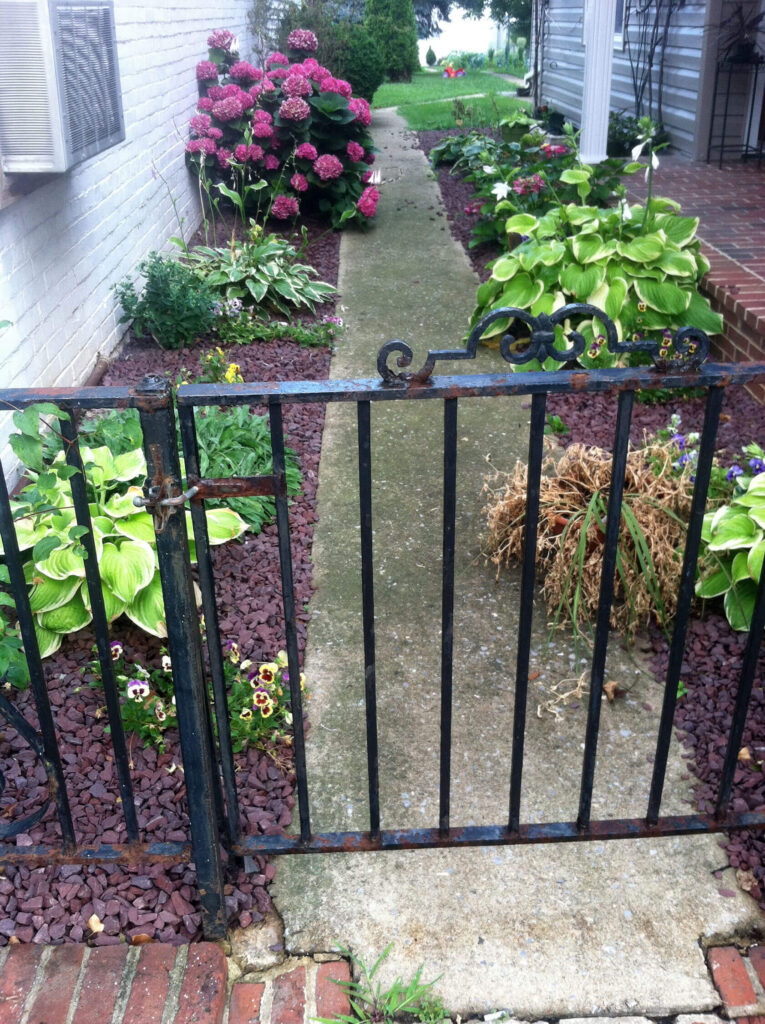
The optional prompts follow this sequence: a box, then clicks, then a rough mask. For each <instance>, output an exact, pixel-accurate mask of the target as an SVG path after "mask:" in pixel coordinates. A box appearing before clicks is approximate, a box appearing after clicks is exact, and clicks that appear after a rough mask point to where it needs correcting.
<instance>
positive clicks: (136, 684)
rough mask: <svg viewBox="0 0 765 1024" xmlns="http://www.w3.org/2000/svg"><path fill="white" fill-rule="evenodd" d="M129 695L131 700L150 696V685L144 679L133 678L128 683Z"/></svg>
mask: <svg viewBox="0 0 765 1024" xmlns="http://www.w3.org/2000/svg"><path fill="white" fill-rule="evenodd" d="M127 695H128V697H129V698H130V700H139V701H140V700H143V698H144V697H148V696H149V685H148V683H145V682H144V681H143V679H131V680H130V681H129V682H128V684H127Z"/></svg>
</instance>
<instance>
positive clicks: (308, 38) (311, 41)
mask: <svg viewBox="0 0 765 1024" xmlns="http://www.w3.org/2000/svg"><path fill="white" fill-rule="evenodd" d="M287 46H289V48H290V49H291V50H300V51H302V52H303V53H316V51H317V49H318V48H319V40H318V39H317V38H316V36H315V35H314V34H313V32H310V31H309V30H308V29H307V28H296V29H293V31H292V32H290V34H289V35H288V36H287Z"/></svg>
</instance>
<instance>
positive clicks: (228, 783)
mask: <svg viewBox="0 0 765 1024" xmlns="http://www.w3.org/2000/svg"><path fill="white" fill-rule="evenodd" d="M178 419H179V422H180V427H181V445H182V447H183V458H184V463H185V466H186V478H187V479H188V477H189V476H197V477H198V476H199V475H200V473H199V448H198V445H197V432H196V427H195V425H194V408H193V406H190V405H179V406H178ZM190 509H191V525H192V527H193V530H194V543H195V544H196V549H197V571H198V572H199V586H200V589H201V591H202V612H203V614H204V617H205V633H206V643H207V651H208V653H209V655H210V676H211V679H212V689H213V698H214V701H215V721H216V724H217V726H218V748H217V749H218V752H219V753H220V768H221V771H222V773H223V787H224V790H225V793H226V828H227V831H228V842H229V844H231V843H236V842H238V841H239V836H240V832H239V800H238V797H237V793H236V774H235V769H234V753H233V750H232V749H231V728H230V725H229V713H228V694H227V693H226V676H225V672H224V669H223V651H222V650H221V646H220V626H219V623H218V608H217V605H216V603H215V574H214V572H213V567H212V559H211V557H210V540H209V537H208V533H207V517H206V516H205V509H204V502H203V501H195V500H192V501H191V503H190Z"/></svg>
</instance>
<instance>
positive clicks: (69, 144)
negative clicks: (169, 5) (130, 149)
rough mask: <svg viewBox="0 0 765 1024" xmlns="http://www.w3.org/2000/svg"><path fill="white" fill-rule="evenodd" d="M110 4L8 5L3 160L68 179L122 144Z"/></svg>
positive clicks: (1, 41)
mask: <svg viewBox="0 0 765 1024" xmlns="http://www.w3.org/2000/svg"><path fill="white" fill-rule="evenodd" d="M124 137H125V127H124V121H123V117H122V99H121V94H120V84H119V70H118V67H117V47H116V43H115V38H114V9H113V4H112V3H111V2H110V0H0V158H1V159H2V164H3V170H4V171H5V172H6V173H8V174H31V173H51V172H56V171H66V170H68V168H70V167H73V166H74V165H75V164H77V163H79V162H80V161H81V160H85V159H86V158H87V157H89V156H93V155H94V154H95V153H99V152H100V151H101V150H103V149H107V148H108V147H109V146H113V145H115V143H117V142H120V141H122V139H124Z"/></svg>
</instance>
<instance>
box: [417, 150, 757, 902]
mask: <svg viewBox="0 0 765 1024" xmlns="http://www.w3.org/2000/svg"><path fill="white" fill-rule="evenodd" d="M449 134H454V133H451V132H420V133H419V140H420V148H421V149H422V150H423V152H424V153H425V154H426V155H427V154H428V153H429V152H430V149H431V148H432V146H434V145H435V144H436V143H437V142H439V141H440V140H441V139H442V138H444V137H445V136H446V135H449ZM450 170H451V169H450V168H449V167H440V168H439V169H438V171H437V173H438V180H439V183H440V186H441V194H442V198H443V202H444V205H445V207H446V211H447V214H448V216H449V224H450V227H451V231H452V234H453V235H454V237H455V238H456V239H457V240H458V241H459V242H461V243H462V244H463V246H464V247H465V250H466V252H467V254H468V256H469V257H470V260H471V263H472V264H473V268H474V270H475V271H476V273H477V274H478V276H479V278H480V279H481V280H482V281H483V280H486V279H487V277H488V276H489V274H488V272H487V270H486V263H487V262H488V261H489V260H491V259H494V258H496V256H498V255H499V250H492V249H491V248H490V247H488V246H481V247H479V248H476V249H472V250H471V249H469V248H468V243H469V240H470V228H471V225H472V223H473V222H474V217H473V216H472V215H469V214H467V213H465V207H466V206H467V205H468V203H469V202H470V200H471V198H472V195H473V191H472V187H471V185H470V184H469V183H467V182H464V181H463V180H461V179H460V178H459V177H458V176H455V175H452V174H451V173H450ZM470 312H471V311H466V313H467V314H469V313H470ZM466 319H467V316H466ZM499 362H501V360H499V357H498V363H499ZM502 365H504V364H502ZM499 369H500V367H499V366H498V370H499ZM704 403H705V399H703V398H694V399H688V400H685V401H675V402H673V403H672V404H669V405H644V404H641V403H639V402H637V403H636V404H635V408H634V414H633V419H632V428H631V432H630V436H631V438H632V441H633V443H635V444H638V443H640V441H641V439H642V438H643V435H644V433H645V432H647V433H655V432H656V430H658V429H659V428H661V427H665V426H666V425H667V423H668V421H669V417H670V415H671V414H672V413H673V412H679V413H680V415H681V417H682V430H683V431H684V432H690V431H693V430H698V431H700V430H701V427H702V423H703V417H704ZM547 409H548V412H549V413H554V414H556V415H558V416H560V417H561V419H562V420H563V422H564V424H565V425H566V426H567V427H568V428H569V433H568V434H566V435H563V436H561V437H560V438H559V440H560V441H561V443H562V444H564V445H568V444H571V443H573V442H577V443H583V444H592V445H597V446H598V447H601V448H606V449H610V448H611V447H612V444H613V437H614V430H615V427H616V401H615V399H614V397H613V396H611V395H606V394H589V395H550V396H549V397H548V401H547ZM750 441H756V442H757V443H758V444H760V445H761V446H765V406H763V405H760V404H759V403H758V402H756V401H755V399H754V398H752V397H751V396H750V395H749V394H747V393H746V392H744V391H743V389H742V388H731V389H730V390H729V391H728V392H727V393H726V396H725V401H724V403H723V414H722V417H721V423H720V429H719V431H718V450H719V455H720V459H721V461H723V462H724V463H725V462H729V463H733V462H735V461H740V459H741V446H742V445H744V444H748V443H749V442H750ZM701 611H702V609H701V608H700V607H699V608H697V609H696V612H697V617H695V618H693V619H691V621H690V624H689V631H688V639H687V644H686V651H685V660H684V662H683V670H682V678H683V680H684V681H685V685H686V687H687V689H688V695H687V696H685V697H683V698H682V699H681V700H680V701H679V703H678V707H677V712H676V714H675V726H676V729H677V732H678V735H679V737H680V739H681V741H682V744H683V747H684V749H685V753H684V755H683V756H684V757H685V758H686V759H687V762H688V766H689V769H690V770H691V771H692V772H693V775H694V777H695V779H696V780H698V781H697V783H696V784H695V786H694V798H695V805H696V808H697V809H698V810H699V811H701V812H705V813H710V812H712V811H713V810H714V807H715V800H716V794H717V789H718V787H719V781H720V773H721V770H722V762H723V758H724V756H725V749H726V743H727V737H728V732H729V730H730V724H731V720H732V715H733V708H734V703H735V697H736V691H737V688H738V677H739V674H740V671H741V659H742V656H743V651H744V645H745V643H746V635H745V634H741V633H735V632H734V631H733V630H732V629H731V628H730V626H729V625H728V622H727V620H726V619H725V616H724V615H723V614H722V613H721V610H720V608H719V606H717V607H716V608H715V609H714V610H710V608H707V609H706V610H705V612H704V615H703V618H702V617H700V616H701ZM651 643H652V646H653V651H654V656H653V667H654V670H655V673H656V677H657V679H659V680H662V681H663V679H664V678H665V675H666V670H667V660H668V653H669V646H668V643H667V641H666V639H665V637H664V636H663V635H662V634H661V633H659V631H658V630H656V631H654V632H653V634H652V636H651ZM742 747H745V748H747V749H748V751H749V753H750V755H751V760H749V761H743V760H742V761H739V764H738V767H737V769H736V775H735V781H734V790H733V800H732V810H733V811H734V812H746V811H758V812H765V650H764V651H763V652H762V653H761V655H760V659H759V662H758V667H757V673H756V676H755V684H754V687H753V691H752V698H751V701H750V705H749V711H748V715H747V724H746V729H745V731H744V737H743V740H742ZM720 845H721V846H722V847H724V848H725V849H726V851H727V853H728V859H729V861H730V864H731V866H732V867H734V868H736V869H739V870H740V871H746V872H748V871H751V873H752V875H753V878H750V877H748V875H744V876H740V881H741V882H742V883H743V884H744V885H745V886H746V887H747V889H748V890H749V891H751V893H752V895H753V896H754V897H755V899H757V900H758V901H759V903H760V906H761V907H762V908H763V909H764V910H765V839H762V838H759V839H758V838H757V837H756V834H755V833H752V832H740V833H733V834H731V836H730V837H729V838H728V839H722V840H721V844H720ZM718 877H720V874H718ZM720 892H721V895H723V896H729V895H733V892H732V891H731V890H729V889H725V888H721V889H720Z"/></svg>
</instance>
